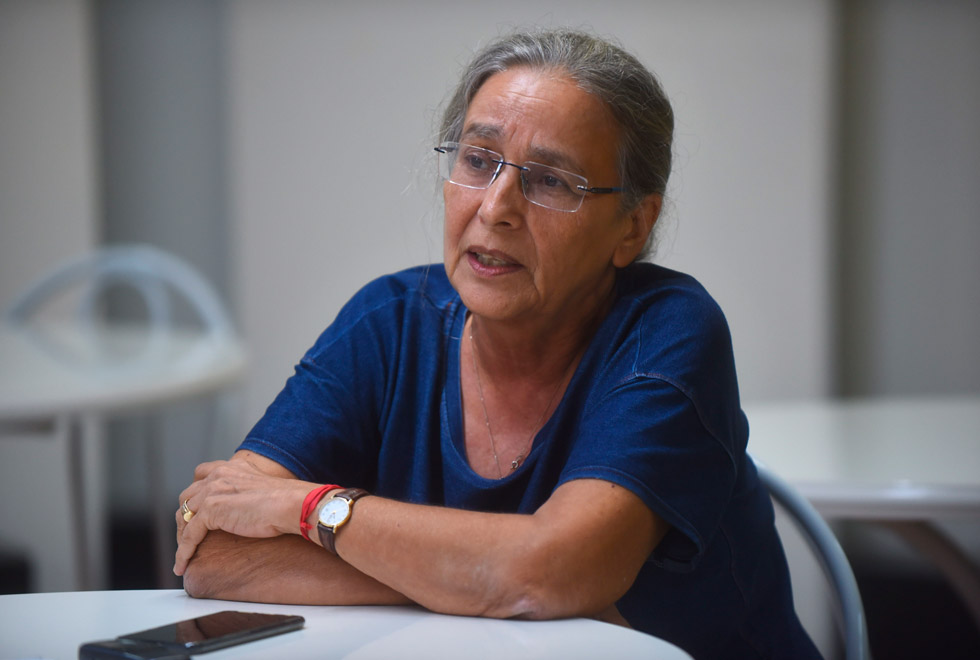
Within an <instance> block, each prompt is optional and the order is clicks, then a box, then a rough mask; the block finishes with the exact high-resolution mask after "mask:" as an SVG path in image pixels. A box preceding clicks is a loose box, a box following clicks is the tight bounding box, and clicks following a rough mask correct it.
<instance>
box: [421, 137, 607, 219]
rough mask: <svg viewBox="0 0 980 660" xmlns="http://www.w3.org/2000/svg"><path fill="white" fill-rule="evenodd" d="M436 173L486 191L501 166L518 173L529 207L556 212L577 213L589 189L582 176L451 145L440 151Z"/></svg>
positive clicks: (473, 148)
mask: <svg viewBox="0 0 980 660" xmlns="http://www.w3.org/2000/svg"><path fill="white" fill-rule="evenodd" d="M437 151H438V152H439V173H440V174H441V175H442V177H443V178H444V179H446V180H447V181H449V182H451V183H455V184H457V185H460V186H463V187H466V188H476V189H485V188H489V187H490V184H492V183H493V181H494V179H495V178H496V177H497V174H498V173H499V171H500V169H501V168H502V167H503V166H504V165H510V166H513V167H517V168H518V169H520V170H521V188H522V190H523V192H524V197H525V198H527V200H528V201H529V202H531V203H532V204H537V205H538V206H544V207H546V208H549V209H554V210H556V211H566V212H568V211H577V210H578V209H579V207H580V206H581V205H582V199H583V197H584V196H585V193H584V192H583V190H582V189H585V188H587V187H588V181H587V180H586V179H585V177H583V176H579V175H578V174H573V173H571V172H566V171H564V170H559V169H556V168H554V167H548V166H546V165H541V164H539V163H523V164H521V165H517V164H515V163H508V162H506V161H504V159H503V156H502V155H500V154H498V153H496V152H494V151H490V150H489V149H483V148H480V147H472V146H470V145H466V144H459V143H455V142H450V143H446V144H443V145H442V146H441V147H439V149H437Z"/></svg>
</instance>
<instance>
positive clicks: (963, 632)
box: [0, 520, 980, 660]
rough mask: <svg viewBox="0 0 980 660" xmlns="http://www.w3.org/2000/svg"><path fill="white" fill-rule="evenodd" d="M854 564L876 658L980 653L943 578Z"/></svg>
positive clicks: (132, 526) (128, 550) (16, 575)
mask: <svg viewBox="0 0 980 660" xmlns="http://www.w3.org/2000/svg"><path fill="white" fill-rule="evenodd" d="M111 531H112V539H111V545H110V548H111V552H112V570H111V575H110V583H111V585H110V586H111V588H112V589H147V588H153V587H154V586H155V584H154V575H153V552H154V550H153V543H152V537H151V532H150V528H149V527H148V526H147V525H146V524H145V523H143V522H142V521H139V520H114V521H113V523H112V524H111ZM854 568H855V573H856V574H857V578H858V584H859V586H860V588H861V595H862V598H863V600H864V605H865V612H866V616H867V620H868V630H869V635H870V638H871V647H872V654H873V656H874V658H875V660H905V659H906V658H908V659H909V660H912V659H914V660H921V659H922V658H943V659H944V660H960V659H961V658H962V659H963V660H976V658H980V631H978V630H977V628H976V626H975V625H974V624H973V622H972V621H971V619H970V617H969V615H968V614H967V611H966V609H965V608H964V607H963V606H962V605H961V604H960V602H959V600H958V599H957V597H956V596H955V594H954V593H953V592H952V591H951V590H950V589H949V588H948V587H947V586H946V585H945V584H944V583H943V582H942V581H940V580H938V579H930V578H897V577H896V576H893V575H880V574H876V573H875V572H874V567H864V566H861V565H860V564H856V565H855V567H854ZM30 579H31V578H30V566H29V565H28V562H27V561H26V560H25V559H24V558H22V557H18V556H16V555H14V554H12V553H9V552H3V551H2V550H0V594H8V593H25V592H28V591H30ZM168 586H178V585H177V584H176V583H175V584H174V585H168Z"/></svg>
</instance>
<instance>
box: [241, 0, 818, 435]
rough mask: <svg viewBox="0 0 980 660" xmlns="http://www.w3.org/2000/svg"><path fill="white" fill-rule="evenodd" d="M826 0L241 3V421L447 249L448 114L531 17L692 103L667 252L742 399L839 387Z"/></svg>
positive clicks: (683, 129)
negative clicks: (412, 268)
mask: <svg viewBox="0 0 980 660" xmlns="http://www.w3.org/2000/svg"><path fill="white" fill-rule="evenodd" d="M829 4H830V3H828V2H810V1H804V0H796V1H794V2H785V1H783V0H753V1H747V2H738V3H728V2H712V3H686V2H680V1H674V2H660V3H649V2H639V1H637V2H616V3H604V4H603V5H602V6H601V8H599V7H597V6H596V5H595V3H593V2H537V3H527V2H518V1H514V0H501V1H500V2H494V3H478V4H476V3H474V4H470V3H456V4H452V5H449V4H446V3H439V2H412V3H396V2H373V3H361V4H360V5H357V6H347V5H346V4H345V5H341V4H340V3H319V2H277V3H267V2H234V3H230V4H229V5H228V7H227V8H228V11H229V32H228V44H229V60H228V62H229V95H230V99H229V107H230V108H231V113H232V115H231V128H230V130H231V134H230V136H229V144H230V145H231V153H230V156H231V180H232V193H231V200H232V201H231V204H232V210H231V215H232V217H233V218H234V221H233V226H234V232H235V235H234V240H235V247H234V252H233V253H234V255H235V258H234V259H233V262H234V263H235V264H236V268H237V272H236V275H235V277H234V278H233V280H234V281H235V282H237V286H238V289H237V295H236V303H237V309H238V310H239V312H240V317H241V319H242V321H243V324H244V332H245V335H246V338H247V340H248V341H249V342H250V344H251V348H252V355H253V358H254V363H253V371H252V377H251V380H250V382H249V396H248V404H247V414H246V417H247V418H248V419H247V423H251V422H254V420H255V419H256V418H257V417H258V416H259V415H260V414H261V412H262V411H263V410H264V407H265V405H267V404H268V402H269V401H270V400H271V399H272V397H273V396H274V395H275V394H276V392H277V391H278V389H279V388H280V387H281V385H282V382H283V380H284V379H285V378H286V377H287V376H288V375H289V374H290V373H291V371H292V366H293V364H294V363H295V362H296V361H297V360H298V358H299V357H300V355H301V354H302V353H303V351H305V349H306V348H307V347H308V346H309V345H310V344H311V343H312V342H313V340H314V339H315V337H316V335H317V334H318V333H319V332H320V331H321V330H322V329H323V327H324V326H325V325H326V324H328V323H329V322H330V321H331V320H332V318H333V316H334V315H335V313H336V312H337V310H338V308H339V306H340V305H341V304H342V303H343V302H344V301H345V300H346V299H347V298H348V297H349V296H350V295H351V294H352V293H353V292H354V291H355V290H356V289H357V288H358V287H359V286H360V285H362V284H364V283H365V282H366V281H368V280H369V279H371V278H373V277H375V276H377V275H380V274H383V273H387V272H391V271H394V270H396V269H399V268H402V267H405V266H408V265H412V264H417V263H421V262H427V261H440V260H441V219H440V215H439V211H438V204H437V199H436V197H435V191H436V189H437V188H436V183H435V179H434V176H435V175H434V172H433V170H432V167H431V166H432V163H431V159H430V154H431V147H432V145H433V144H434V142H435V141H434V139H433V137H432V135H433V133H434V126H435V112H436V109H437V106H438V105H439V104H440V103H441V102H442V101H443V99H444V98H445V96H446V95H447V93H448V92H449V90H450V89H451V86H452V84H453V83H454V82H455V79H456V77H457V75H458V72H459V69H460V67H461V65H462V64H463V63H464V62H465V61H466V60H468V59H469V57H470V56H471V54H472V52H473V50H474V49H475V48H477V47H478V46H479V45H480V44H482V43H485V42H487V41H488V40H490V39H492V38H493V37H495V36H497V35H498V34H500V33H502V32H506V31H508V29H509V28H510V27H512V26H516V25H565V26H572V27H585V28H588V29H592V30H594V31H596V32H598V33H599V34H602V35H613V36H614V37H615V38H617V39H619V40H620V41H621V42H622V43H623V45H625V46H626V47H627V48H628V49H630V50H632V51H633V52H635V53H636V54H637V55H638V56H639V57H640V58H641V59H642V60H643V61H644V62H645V63H647V64H648V65H649V66H650V67H651V68H652V69H654V70H655V71H656V72H657V73H658V74H659V76H660V77H661V78H662V81H663V83H664V85H665V87H666V90H667V92H668V94H669V95H670V96H671V98H672V101H673V103H674V105H675V110H676V115H677V118H678V128H677V148H676V151H677V159H676V160H677V165H676V168H675V172H674V175H673V176H674V178H673V181H672V185H671V188H670V195H671V198H672V199H671V206H670V209H669V211H668V217H667V227H666V233H665V237H666V238H665V241H664V245H663V248H662V250H661V255H660V257H659V260H660V261H662V262H663V263H665V264H667V265H671V266H674V267H678V268H681V269H684V270H688V271H690V272H692V273H694V274H695V275H696V276H697V277H699V278H700V279H701V280H702V281H703V282H704V283H705V284H706V286H707V287H708V288H709V290H710V291H712V292H713V293H714V295H715V296H716V297H717V298H718V299H719V301H720V302H721V304H722V306H723V307H724V308H725V310H726V312H727V313H728V316H729V320H730V322H731V325H732V329H733V335H734V338H735V345H736V353H737V359H738V362H739V373H740V378H741V381H742V388H743V392H744V395H745V397H746V398H759V397H765V398H778V397H803V396H820V395H825V394H827V393H828V388H829V382H830V376H831V365H830V359H829V357H830V350H829V336H828V335H829V312H828V305H829V301H828V290H827V284H828V282H827V277H826V272H827V260H828V249H829V245H828V241H829V236H828V231H829V226H830V225H829V223H828V202H827V199H828V193H827V172H828V169H829V165H828V156H829V147H828V145H829V144H830V125H829V123H830V116H831V115H830V112H831V104H829V103H828V98H829V97H830V93H831V92H830V85H831V79H830V78H831V73H832V57H831V51H830V49H831V42H832V39H831V27H832V26H831V23H830V18H829V13H830V10H829ZM378 162H381V163H383V164H384V166H385V170H384V173H383V175H382V173H381V172H379V170H378V168H377V167H376V163H378ZM246 425H247V424H246ZM243 430H244V429H243Z"/></svg>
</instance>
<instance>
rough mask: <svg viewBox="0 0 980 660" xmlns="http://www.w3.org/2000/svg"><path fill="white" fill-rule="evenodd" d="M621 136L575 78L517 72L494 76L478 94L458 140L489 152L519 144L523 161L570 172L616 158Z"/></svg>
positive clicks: (600, 104) (606, 111) (605, 111)
mask: <svg viewBox="0 0 980 660" xmlns="http://www.w3.org/2000/svg"><path fill="white" fill-rule="evenodd" d="M617 137H618V127H617V124H616V122H615V120H614V118H613V116H612V112H611V111H610V110H609V108H608V107H606V105H605V104H604V103H603V102H602V101H601V100H599V99H598V98H596V97H595V96H593V95H592V94H589V93H588V92H586V91H584V90H583V89H582V88H581V87H579V86H578V85H577V84H576V83H575V82H574V81H573V80H572V79H571V78H569V77H567V76H564V75H557V74H555V73H553V72H538V71H534V70H531V69H527V68H518V69H508V70H507V71H503V72H501V73H497V74H494V75H493V76H491V77H490V78H488V79H487V80H486V82H484V83H483V85H482V86H481V87H480V89H479V90H477V92H476V94H475V95H474V96H473V99H472V101H471V102H470V106H469V108H468V110H467V113H466V117H465V119H464V123H463V132H462V136H461V138H460V139H461V141H463V142H466V141H480V142H483V143H486V144H481V146H488V147H489V148H493V146H499V147H501V148H502V147H503V146H505V145H509V144H511V143H514V142H517V143H519V145H520V147H521V149H522V154H521V157H522V158H528V159H532V160H542V161H544V162H547V163H548V164H550V165H555V166H556V167H564V168H565V169H570V166H575V165H578V166H579V167H582V166H584V163H582V162H581V161H582V160H583V159H584V160H593V159H595V158H596V157H597V156H599V157H600V158H602V156H600V153H601V152H608V153H609V154H610V155H611V157H614V155H613V154H614V152H615V146H616V139H617ZM603 159H605V158H603Z"/></svg>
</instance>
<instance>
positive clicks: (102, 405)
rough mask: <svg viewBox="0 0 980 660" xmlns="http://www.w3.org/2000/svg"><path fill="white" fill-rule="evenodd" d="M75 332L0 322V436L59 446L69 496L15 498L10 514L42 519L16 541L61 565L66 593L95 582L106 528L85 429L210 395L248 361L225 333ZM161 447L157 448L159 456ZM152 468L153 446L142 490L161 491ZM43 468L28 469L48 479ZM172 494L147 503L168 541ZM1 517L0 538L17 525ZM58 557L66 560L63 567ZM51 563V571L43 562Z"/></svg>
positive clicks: (165, 562) (165, 563) (156, 466)
mask: <svg viewBox="0 0 980 660" xmlns="http://www.w3.org/2000/svg"><path fill="white" fill-rule="evenodd" d="M83 330H84V329H83V328H81V327H79V326H73V325H65V326H57V325H56V326H46V327H42V328H33V327H23V326H14V325H8V324H5V323H0V441H3V442H12V443H18V442H55V443H60V444H62V445H64V447H63V449H64V452H63V453H64V454H66V455H67V456H68V460H67V465H68V471H67V474H65V475H64V477H60V478H61V479H64V480H67V482H68V485H69V487H68V489H67V498H60V497H56V498H50V497H49V498H48V500H47V501H31V508H30V509H28V508H26V504H25V503H24V502H23V501H21V502H20V503H19V504H17V511H16V513H17V514H18V515H21V514H22V515H23V516H31V517H33V518H35V519H37V518H39V517H41V516H48V522H47V525H46V526H45V527H44V528H43V529H42V533H38V534H24V535H23V537H22V538H21V539H20V542H21V543H35V548H34V549H32V554H35V555H36V556H42V557H44V560H43V561H40V562H39V563H40V564H41V565H40V567H39V570H40V571H42V572H43V571H45V570H51V571H53V570H61V571H62V572H65V573H66V574H67V575H68V576H69V577H68V578H67V579H66V580H64V582H66V584H64V586H62V587H61V588H62V589H65V590H67V589H73V588H83V589H85V588H88V589H91V588H97V587H99V586H101V585H100V583H101V582H102V581H103V580H102V579H101V576H102V575H103V574H104V573H105V562H106V559H107V552H106V551H105V543H104V537H105V535H106V533H105V525H104V517H103V516H101V515H99V513H100V511H101V509H102V507H103V506H104V503H103V502H102V499H101V496H102V495H103V493H102V492H101V490H100V488H99V486H101V483H93V482H97V481H101V478H100V475H102V474H103V473H104V466H103V465H101V463H102V462H103V461H102V460H101V459H102V458H103V457H101V456H95V457H93V456H92V454H93V451H92V446H91V445H92V444H93V442H90V440H91V439H92V438H91V437H90V435H91V434H90V431H91V430H93V429H96V430H97V428H98V422H99V421H100V420H102V419H103V418H105V417H107V416H110V415H118V414H124V413H126V414H132V413H145V412H153V411H158V410H160V409H161V408H162V407H163V406H165V405H168V404H171V403H175V402H178V401H183V400H188V399H191V398H193V397H200V396H205V395H211V394H214V393H217V392H219V391H221V390H222V389H223V388H226V387H228V386H230V385H232V384H233V383H235V382H236V381H238V380H239V379H240V378H241V377H242V376H243V375H244V372H245V364H246V361H245V352H244V349H243V347H242V346H241V344H240V343H239V342H238V341H237V340H236V339H235V338H234V336H231V335H227V336H225V335H216V334H214V333H205V332H200V331H194V330H178V329H167V330H166V331H165V333H162V334H161V333H160V332H153V331H148V330H147V329H146V328H145V327H141V326H121V325H114V326H106V327H103V328H100V329H99V332H98V336H96V337H93V336H91V335H90V334H88V333H86V332H84V331H83ZM14 436H16V437H14ZM151 442H152V440H151ZM0 448H2V447H0ZM161 451H162V449H161V448H159V447H156V448H155V453H156V454H157V455H159V453H160V452H161ZM160 467H161V466H160V461H159V460H154V459H153V452H151V465H150V466H149V468H150V470H149V474H150V483H149V484H148V487H149V491H150V492H151V493H152V494H153V496H155V497H166V493H165V489H164V488H163V479H162V474H161V469H160ZM47 472H48V474H45V475H40V474H39V475H34V476H35V478H37V479H42V478H43V479H48V480H50V479H52V474H50V472H51V471H50V470H48V471H47ZM55 474H56V475H57V473H55ZM86 480H87V481H86ZM87 482H88V483H87ZM53 486H58V487H61V484H57V483H55V484H53ZM61 488H62V490H63V487H61ZM52 492H58V491H57V489H56V488H52ZM5 496H6V497H15V496H16V494H14V493H5ZM63 499H66V500H67V501H62V500H63ZM171 499H172V498H169V497H167V498H166V500H165V501H158V500H153V502H154V510H155V516H156V521H155V522H156V524H155V528H156V529H155V531H156V535H157V537H158V543H160V542H161V541H163V543H169V541H170V538H171V536H172V534H173V525H174V521H173V510H175V509H176V503H174V502H172V501H171ZM54 507H60V508H61V509H64V508H66V507H67V508H68V509H69V511H70V515H69V516H67V517H65V516H60V519H62V520H67V528H66V527H64V526H62V524H60V523H58V522H56V521H58V520H59V517H58V516H54V515H52V513H53V512H54V513H57V511H56V510H55V509H54ZM5 523H6V524H5V525H4V527H5V528H6V529H0V538H3V537H4V536H9V535H10V534H12V533H17V532H22V531H23V529H22V526H23V525H24V524H25V523H23V521H13V522H11V521H5ZM54 544H61V545H62V546H67V547H66V551H62V552H61V555H60V556H61V557H62V558H61V559H59V558H58V556H57V555H55V554H54V551H55V550H61V549H60V548H53V547H52V546H53V545H54ZM166 547H169V546H166ZM60 562H64V563H66V564H70V565H71V564H72V563H73V562H74V563H73V565H71V566H70V568H68V570H67V571H66V570H65V568H61V567H59V563H60ZM160 563H161V565H160V567H159V568H158V570H159V572H160V573H161V575H165V574H167V573H168V572H169V570H170V566H171V565H172V557H169V556H167V557H161V558H160ZM52 564H53V565H54V566H55V567H56V568H48V567H49V566H50V565H52ZM41 577H42V578H43V577H44V576H41Z"/></svg>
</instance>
